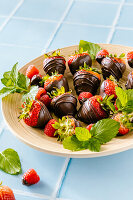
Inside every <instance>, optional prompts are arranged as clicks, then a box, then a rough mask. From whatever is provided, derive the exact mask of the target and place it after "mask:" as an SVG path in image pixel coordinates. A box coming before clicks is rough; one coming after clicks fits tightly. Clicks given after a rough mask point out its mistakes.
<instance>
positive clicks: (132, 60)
mask: <svg viewBox="0 0 133 200" xmlns="http://www.w3.org/2000/svg"><path fill="white" fill-rule="evenodd" d="M127 61H128V64H129V66H130V67H131V68H133V51H130V52H128V53H127Z"/></svg>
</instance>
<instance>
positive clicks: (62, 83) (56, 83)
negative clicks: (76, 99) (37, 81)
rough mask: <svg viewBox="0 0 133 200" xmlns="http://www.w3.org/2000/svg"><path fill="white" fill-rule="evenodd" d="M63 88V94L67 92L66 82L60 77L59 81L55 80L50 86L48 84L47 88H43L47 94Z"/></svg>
mask: <svg viewBox="0 0 133 200" xmlns="http://www.w3.org/2000/svg"><path fill="white" fill-rule="evenodd" d="M62 86H63V87H64V88H65V92H68V91H69V86H68V81H67V79H66V78H65V77H62V78H61V79H60V80H55V81H53V82H52V83H51V84H48V85H47V87H45V89H46V91H47V92H51V91H52V90H55V88H59V89H60V88H61V87H62Z"/></svg>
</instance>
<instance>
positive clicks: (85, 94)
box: [78, 92, 93, 103]
mask: <svg viewBox="0 0 133 200" xmlns="http://www.w3.org/2000/svg"><path fill="white" fill-rule="evenodd" d="M92 96H93V95H92V94H91V93H90V92H81V93H80V94H79V96H78V100H79V102H80V103H83V102H84V101H86V100H87V99H89V98H90V97H92Z"/></svg>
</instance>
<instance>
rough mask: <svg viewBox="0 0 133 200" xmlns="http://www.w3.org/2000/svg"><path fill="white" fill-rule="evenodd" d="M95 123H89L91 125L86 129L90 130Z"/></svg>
mask: <svg viewBox="0 0 133 200" xmlns="http://www.w3.org/2000/svg"><path fill="white" fill-rule="evenodd" d="M93 125H94V124H89V125H88V126H87V127H86V129H87V130H88V131H90V130H91V128H92V126H93Z"/></svg>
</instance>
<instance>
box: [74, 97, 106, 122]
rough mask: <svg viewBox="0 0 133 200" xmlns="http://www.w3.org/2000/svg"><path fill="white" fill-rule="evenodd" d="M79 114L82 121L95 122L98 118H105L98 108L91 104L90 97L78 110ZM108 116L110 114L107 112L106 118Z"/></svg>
mask: <svg viewBox="0 0 133 200" xmlns="http://www.w3.org/2000/svg"><path fill="white" fill-rule="evenodd" d="M77 116H78V118H79V119H80V120H81V121H83V122H85V123H87V124H91V123H95V122H97V121H98V120H100V119H103V117H102V116H100V115H99V113H98V112H97V110H96V109H95V108H94V106H93V105H92V104H91V102H90V100H89V99H88V100H87V101H85V102H84V103H83V104H82V105H81V107H80V108H79V110H78V112H77ZM107 117H108V114H107V113H106V112H105V118H107Z"/></svg>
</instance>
